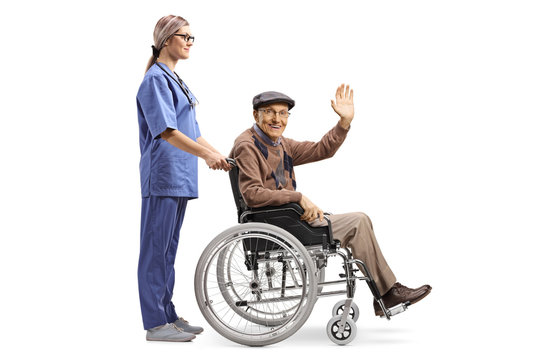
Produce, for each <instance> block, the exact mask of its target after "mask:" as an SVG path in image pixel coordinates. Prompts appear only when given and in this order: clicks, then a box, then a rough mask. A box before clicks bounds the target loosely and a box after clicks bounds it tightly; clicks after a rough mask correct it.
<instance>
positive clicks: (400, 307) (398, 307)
mask: <svg viewBox="0 0 540 360" xmlns="http://www.w3.org/2000/svg"><path fill="white" fill-rule="evenodd" d="M409 305H411V303H410V302H409V301H407V302H404V303H401V304H397V305H396V306H393V307H391V308H389V309H387V310H388V315H389V316H394V315H397V314H399V313H402V312H404V311H405V310H407V308H408V307H409Z"/></svg>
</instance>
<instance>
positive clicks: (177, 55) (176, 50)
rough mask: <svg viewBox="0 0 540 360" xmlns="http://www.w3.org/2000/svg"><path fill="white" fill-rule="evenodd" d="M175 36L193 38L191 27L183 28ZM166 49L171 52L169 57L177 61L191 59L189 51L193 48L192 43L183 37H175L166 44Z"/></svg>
mask: <svg viewBox="0 0 540 360" xmlns="http://www.w3.org/2000/svg"><path fill="white" fill-rule="evenodd" d="M175 34H180V35H187V36H186V38H188V37H189V36H191V30H190V29H189V25H186V26H182V27H181V28H180V29H178V31H176V32H175ZM165 44H166V45H167V46H166V47H165V48H166V49H167V51H168V52H169V56H170V57H171V58H173V59H175V60H186V59H188V58H189V50H190V48H191V46H193V42H192V41H186V40H185V39H184V37H183V36H176V35H173V36H171V37H170V38H169V40H167V42H166V43H165Z"/></svg>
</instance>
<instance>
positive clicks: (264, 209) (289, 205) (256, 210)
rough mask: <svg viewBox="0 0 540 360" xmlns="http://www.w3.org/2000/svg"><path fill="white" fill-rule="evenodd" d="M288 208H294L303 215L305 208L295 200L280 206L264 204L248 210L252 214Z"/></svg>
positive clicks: (299, 214)
mask: <svg viewBox="0 0 540 360" xmlns="http://www.w3.org/2000/svg"><path fill="white" fill-rule="evenodd" d="M286 210H293V211H294V212H295V213H297V214H298V216H302V214H304V209H302V207H301V206H300V204H298V203H294V202H292V203H287V204H283V205H278V206H263V207H260V208H249V209H248V211H247V212H249V213H251V214H261V213H271V212H276V211H286Z"/></svg>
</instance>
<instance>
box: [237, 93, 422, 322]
mask: <svg viewBox="0 0 540 360" xmlns="http://www.w3.org/2000/svg"><path fill="white" fill-rule="evenodd" d="M331 103H332V108H333V109H334V111H335V112H336V113H337V114H338V115H339V116H340V119H339V121H338V123H337V124H336V126H334V127H333V128H332V129H331V130H330V131H329V132H328V133H326V134H325V135H324V136H323V137H322V139H321V140H320V141H319V142H310V141H303V142H299V141H295V140H292V139H289V138H286V137H283V136H282V134H283V132H284V131H285V128H286V126H287V122H288V119H289V110H290V109H292V108H293V107H294V104H295V103H294V100H293V99H291V98H290V97H288V96H287V95H285V94H282V93H279V92H275V91H268V92H264V93H261V94H259V95H257V96H255V97H254V98H253V117H254V118H255V124H254V125H253V127H252V128H250V129H248V130H246V131H244V132H243V133H242V134H240V136H238V138H236V140H235V143H234V147H233V149H232V151H231V154H230V156H231V157H233V158H235V159H236V162H237V164H238V167H239V187H240V191H241V193H242V196H243V197H244V200H245V202H246V204H247V205H248V206H250V207H261V206H277V205H282V204H286V203H290V202H297V203H299V204H300V206H301V207H302V208H303V209H304V214H303V216H302V219H303V220H305V221H308V222H311V224H312V225H315V226H317V225H318V226H321V225H324V219H323V211H322V210H321V209H320V208H319V207H318V206H316V205H315V204H314V203H312V202H311V201H310V200H309V199H308V197H307V196H306V195H304V194H302V193H300V192H298V191H296V178H295V175H294V169H293V167H294V166H298V165H302V164H306V163H310V162H314V161H319V160H323V159H327V158H330V157H332V156H333V155H334V154H335V153H336V151H337V150H338V149H339V147H340V146H341V144H342V143H343V141H344V140H345V138H346V136H347V133H348V131H349V128H350V124H351V121H352V119H353V117H354V103H353V90H352V89H349V86H348V85H347V87H345V85H343V84H342V85H341V86H339V87H338V88H337V90H336V99H335V101H334V100H332V101H331ZM330 220H331V221H332V232H333V237H334V239H337V240H339V241H340V243H341V245H342V246H348V247H350V248H351V251H352V254H353V256H354V257H355V258H356V259H359V260H362V261H363V262H364V263H365V264H366V266H367V267H368V269H369V270H370V272H371V274H372V276H373V278H374V280H375V283H376V284H377V287H378V288H379V292H380V293H381V294H382V295H383V296H382V299H383V302H384V304H385V306H387V307H392V306H394V305H397V304H399V303H404V302H406V301H409V302H410V303H411V304H414V303H416V302H418V301H420V300H421V299H423V298H424V297H426V296H427V295H428V294H429V292H430V291H431V286H429V285H424V286H421V287H419V288H416V289H410V288H408V287H406V286H404V285H401V284H400V283H398V282H396V277H395V276H394V273H393V272H392V270H391V269H390V267H389V266H388V264H387V263H386V260H385V259H384V256H383V254H382V253H381V250H380V248H379V245H378V243H377V239H376V238H375V234H374V233H373V227H372V224H371V220H370V219H369V217H368V216H367V215H366V214H364V213H360V212H358V213H348V214H338V215H330ZM373 306H374V309H375V314H376V315H378V316H382V315H383V312H382V309H381V308H380V306H379V305H378V304H377V302H376V301H374V302H373Z"/></svg>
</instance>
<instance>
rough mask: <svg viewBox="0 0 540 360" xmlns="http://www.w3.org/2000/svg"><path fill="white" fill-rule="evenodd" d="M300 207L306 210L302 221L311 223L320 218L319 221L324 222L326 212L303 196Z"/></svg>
mask: <svg viewBox="0 0 540 360" xmlns="http://www.w3.org/2000/svg"><path fill="white" fill-rule="evenodd" d="M300 206H301V207H302V209H304V214H303V215H302V216H301V217H300V219H302V220H305V221H307V222H310V221H313V220H315V219H317V218H319V220H321V221H323V219H324V212H323V211H322V210H321V209H320V208H319V207H318V206H317V205H315V204H314V203H312V202H311V200H309V199H308V198H307V197H306V196H305V195H303V194H302V199H301V200H300Z"/></svg>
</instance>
